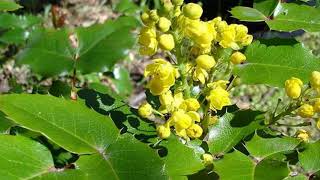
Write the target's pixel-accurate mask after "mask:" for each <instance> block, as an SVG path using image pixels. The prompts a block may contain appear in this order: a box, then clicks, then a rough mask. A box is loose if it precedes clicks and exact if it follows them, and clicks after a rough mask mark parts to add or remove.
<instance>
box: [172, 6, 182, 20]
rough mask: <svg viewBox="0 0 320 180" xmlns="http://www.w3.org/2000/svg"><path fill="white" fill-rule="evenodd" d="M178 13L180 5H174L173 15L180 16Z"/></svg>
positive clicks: (179, 12)
mask: <svg viewBox="0 0 320 180" xmlns="http://www.w3.org/2000/svg"><path fill="white" fill-rule="evenodd" d="M180 14H181V9H180V6H176V7H175V8H174V14H173V15H174V17H178V16H180Z"/></svg>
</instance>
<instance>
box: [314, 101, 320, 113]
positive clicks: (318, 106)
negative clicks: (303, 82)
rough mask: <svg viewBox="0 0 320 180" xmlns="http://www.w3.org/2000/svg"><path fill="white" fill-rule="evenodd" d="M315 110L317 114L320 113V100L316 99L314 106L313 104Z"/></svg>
mask: <svg viewBox="0 0 320 180" xmlns="http://www.w3.org/2000/svg"><path fill="white" fill-rule="evenodd" d="M313 109H314V111H315V112H317V113H318V112H320V98H316V100H315V102H314V104H313Z"/></svg>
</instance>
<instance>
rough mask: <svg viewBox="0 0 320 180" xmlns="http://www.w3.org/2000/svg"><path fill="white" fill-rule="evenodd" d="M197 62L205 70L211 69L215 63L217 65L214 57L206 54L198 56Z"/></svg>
mask: <svg viewBox="0 0 320 180" xmlns="http://www.w3.org/2000/svg"><path fill="white" fill-rule="evenodd" d="M196 63H197V65H198V66H199V67H201V68H203V69H205V70H210V69H211V68H212V67H213V66H214V65H216V61H215V60H214V58H213V57H212V56H209V55H206V54H204V55H200V56H198V57H197V59H196Z"/></svg>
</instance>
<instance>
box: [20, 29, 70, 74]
mask: <svg viewBox="0 0 320 180" xmlns="http://www.w3.org/2000/svg"><path fill="white" fill-rule="evenodd" d="M73 54H74V53H73V50H72V48H71V45H70V43H69V32H68V31H67V30H65V29H63V30H59V31H50V30H37V31H35V32H34V33H32V36H31V38H30V42H29V43H28V45H27V47H26V48H25V49H24V50H23V51H22V52H21V53H20V54H19V55H18V60H19V62H20V63H22V64H28V65H30V66H31V69H32V70H33V71H34V72H36V73H39V74H41V75H43V76H53V75H57V74H60V73H62V72H68V71H70V70H71V69H72V67H73V64H74V62H73Z"/></svg>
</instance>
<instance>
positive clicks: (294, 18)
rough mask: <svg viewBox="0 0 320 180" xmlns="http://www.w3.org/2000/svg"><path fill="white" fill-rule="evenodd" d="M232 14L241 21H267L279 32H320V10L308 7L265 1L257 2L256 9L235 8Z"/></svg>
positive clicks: (271, 27)
mask: <svg viewBox="0 0 320 180" xmlns="http://www.w3.org/2000/svg"><path fill="white" fill-rule="evenodd" d="M231 14H232V16H233V17H235V18H237V19H239V20H241V21H249V22H259V21H265V22H266V23H267V24H268V26H269V28H270V29H272V30H277V31H289V32H290V31H295V30H299V29H303V30H305V31H308V32H317V31H320V10H319V9H318V8H314V7H310V6H307V5H298V4H295V3H278V2H277V1H274V0H264V1H256V2H255V3H254V8H250V7H243V6H237V7H234V8H232V10H231ZM270 15H272V17H271V18H269V16H270Z"/></svg>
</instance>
